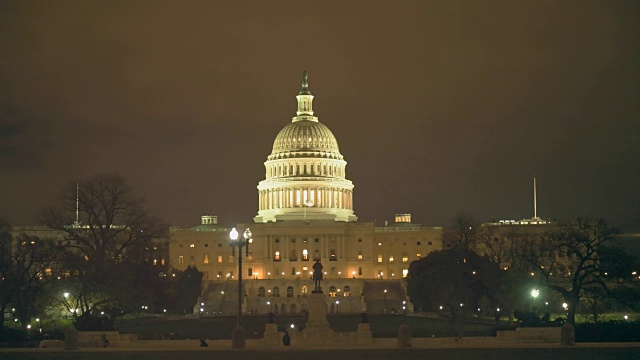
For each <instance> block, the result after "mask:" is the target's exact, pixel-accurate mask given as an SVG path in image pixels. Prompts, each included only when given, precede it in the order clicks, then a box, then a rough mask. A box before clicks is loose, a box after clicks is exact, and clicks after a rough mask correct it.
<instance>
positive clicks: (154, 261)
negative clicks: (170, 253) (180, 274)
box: [47, 259, 158, 270]
mask: <svg viewBox="0 0 640 360" xmlns="http://www.w3.org/2000/svg"><path fill="white" fill-rule="evenodd" d="M153 265H154V266H155V265H158V259H153ZM47 270H49V269H47Z"/></svg>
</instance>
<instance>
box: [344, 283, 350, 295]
mask: <svg viewBox="0 0 640 360" xmlns="http://www.w3.org/2000/svg"><path fill="white" fill-rule="evenodd" d="M343 294H344V295H343V296H345V297H346V296H351V288H350V287H349V285H346V286H345V287H344V292H343Z"/></svg>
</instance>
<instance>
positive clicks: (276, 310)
mask: <svg viewBox="0 0 640 360" xmlns="http://www.w3.org/2000/svg"><path fill="white" fill-rule="evenodd" d="M278 309H279V308H278V304H273V312H274V313H275V314H277V313H278Z"/></svg>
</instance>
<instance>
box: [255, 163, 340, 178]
mask: <svg viewBox="0 0 640 360" xmlns="http://www.w3.org/2000/svg"><path fill="white" fill-rule="evenodd" d="M267 170H268V173H267V174H266V175H267V178H272V177H278V176H295V175H319V176H341V177H344V168H343V167H341V166H338V165H329V166H328V167H327V165H320V164H307V163H305V164H296V165H286V164H285V165H274V166H267Z"/></svg>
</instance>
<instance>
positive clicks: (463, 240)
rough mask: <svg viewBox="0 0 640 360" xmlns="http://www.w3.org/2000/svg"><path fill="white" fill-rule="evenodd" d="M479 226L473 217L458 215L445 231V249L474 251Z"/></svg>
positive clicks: (477, 239)
mask: <svg viewBox="0 0 640 360" xmlns="http://www.w3.org/2000/svg"><path fill="white" fill-rule="evenodd" d="M480 231H481V226H480V224H478V223H477V222H476V221H475V220H474V219H473V217H471V216H470V215H467V214H460V215H458V216H456V217H455V218H454V220H453V224H451V226H449V227H448V228H447V229H445V232H444V234H443V242H444V244H445V249H449V248H457V249H462V250H470V251H475V250H476V246H477V244H478V242H479V239H480Z"/></svg>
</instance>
